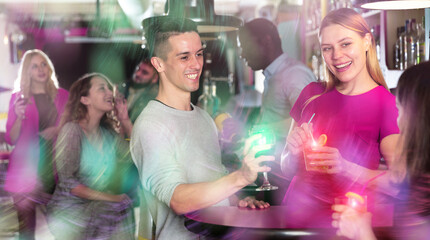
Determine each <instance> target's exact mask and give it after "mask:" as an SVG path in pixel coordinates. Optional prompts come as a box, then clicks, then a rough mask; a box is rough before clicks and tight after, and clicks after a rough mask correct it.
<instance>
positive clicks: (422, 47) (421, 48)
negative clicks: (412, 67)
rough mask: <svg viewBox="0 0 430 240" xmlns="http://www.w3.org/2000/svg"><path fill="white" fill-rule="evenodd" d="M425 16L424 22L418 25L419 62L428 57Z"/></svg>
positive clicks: (417, 48) (417, 50)
mask: <svg viewBox="0 0 430 240" xmlns="http://www.w3.org/2000/svg"><path fill="white" fill-rule="evenodd" d="M424 23H425V21H424V17H423V20H422V24H421V23H419V24H418V26H417V42H416V52H417V64H418V63H421V62H424V61H425V59H426V56H425V54H426V50H425V49H426V46H425V44H426V39H425V28H424Z"/></svg>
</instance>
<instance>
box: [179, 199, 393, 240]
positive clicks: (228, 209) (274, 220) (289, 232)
mask: <svg viewBox="0 0 430 240" xmlns="http://www.w3.org/2000/svg"><path fill="white" fill-rule="evenodd" d="M295 212H296V211H295V210H294V209H288V208H287V207H286V206H271V207H270V208H268V209H256V210H252V209H248V208H239V207H235V206H213V207H209V208H205V209H202V210H199V211H195V212H192V213H189V214H186V215H185V217H186V220H185V227H186V228H187V229H188V230H189V231H191V232H194V233H196V234H199V235H201V236H205V238H204V239H258V240H261V239H343V238H337V237H336V236H335V235H336V229H335V228H333V227H332V226H331V220H332V218H331V215H332V213H333V212H332V211H331V210H321V211H320V212H315V213H314V214H313V215H314V216H315V217H314V218H312V219H307V220H306V221H297V218H296V217H294V215H295ZM372 213H373V217H372V224H373V227H374V229H375V233H376V234H377V235H380V236H383V235H384V232H387V231H388V230H389V228H390V227H392V226H393V214H394V207H393V205H391V204H381V205H376V206H374V209H373V211H372Z"/></svg>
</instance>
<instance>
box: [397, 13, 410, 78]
mask: <svg viewBox="0 0 430 240" xmlns="http://www.w3.org/2000/svg"><path fill="white" fill-rule="evenodd" d="M410 29H411V27H410V25H409V19H407V20H406V21H405V31H404V32H403V33H402V35H401V36H400V38H401V41H402V45H401V47H402V48H401V50H400V51H401V54H402V56H403V61H402V64H401V65H400V70H405V69H406V68H408V67H409V66H408V58H409V56H408V36H409V34H410V31H411V30H410Z"/></svg>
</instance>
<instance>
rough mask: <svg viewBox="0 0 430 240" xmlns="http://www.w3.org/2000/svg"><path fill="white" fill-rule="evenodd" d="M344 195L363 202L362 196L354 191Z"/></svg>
mask: <svg viewBox="0 0 430 240" xmlns="http://www.w3.org/2000/svg"><path fill="white" fill-rule="evenodd" d="M345 196H346V197H347V198H352V199H355V200H357V202H359V203H360V204H364V198H363V197H362V196H361V195H360V194H357V193H354V192H347V193H346V194H345Z"/></svg>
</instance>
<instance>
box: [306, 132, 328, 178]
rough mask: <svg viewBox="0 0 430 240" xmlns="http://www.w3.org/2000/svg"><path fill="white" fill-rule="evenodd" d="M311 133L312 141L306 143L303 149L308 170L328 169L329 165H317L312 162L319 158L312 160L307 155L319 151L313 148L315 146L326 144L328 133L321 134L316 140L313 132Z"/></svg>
mask: <svg viewBox="0 0 430 240" xmlns="http://www.w3.org/2000/svg"><path fill="white" fill-rule="evenodd" d="M310 134H311V141H310V142H308V143H307V144H306V145H305V147H304V149H303V157H304V159H305V167H306V171H321V170H326V168H327V167H325V166H315V165H313V164H312V162H313V161H318V160H310V159H308V157H307V156H308V154H315V153H318V152H315V151H314V150H313V148H315V147H322V146H324V145H325V144H326V142H327V135H325V134H321V135H320V136H319V138H318V140H317V141H315V139H314V137H313V135H312V132H311V133H310Z"/></svg>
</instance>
